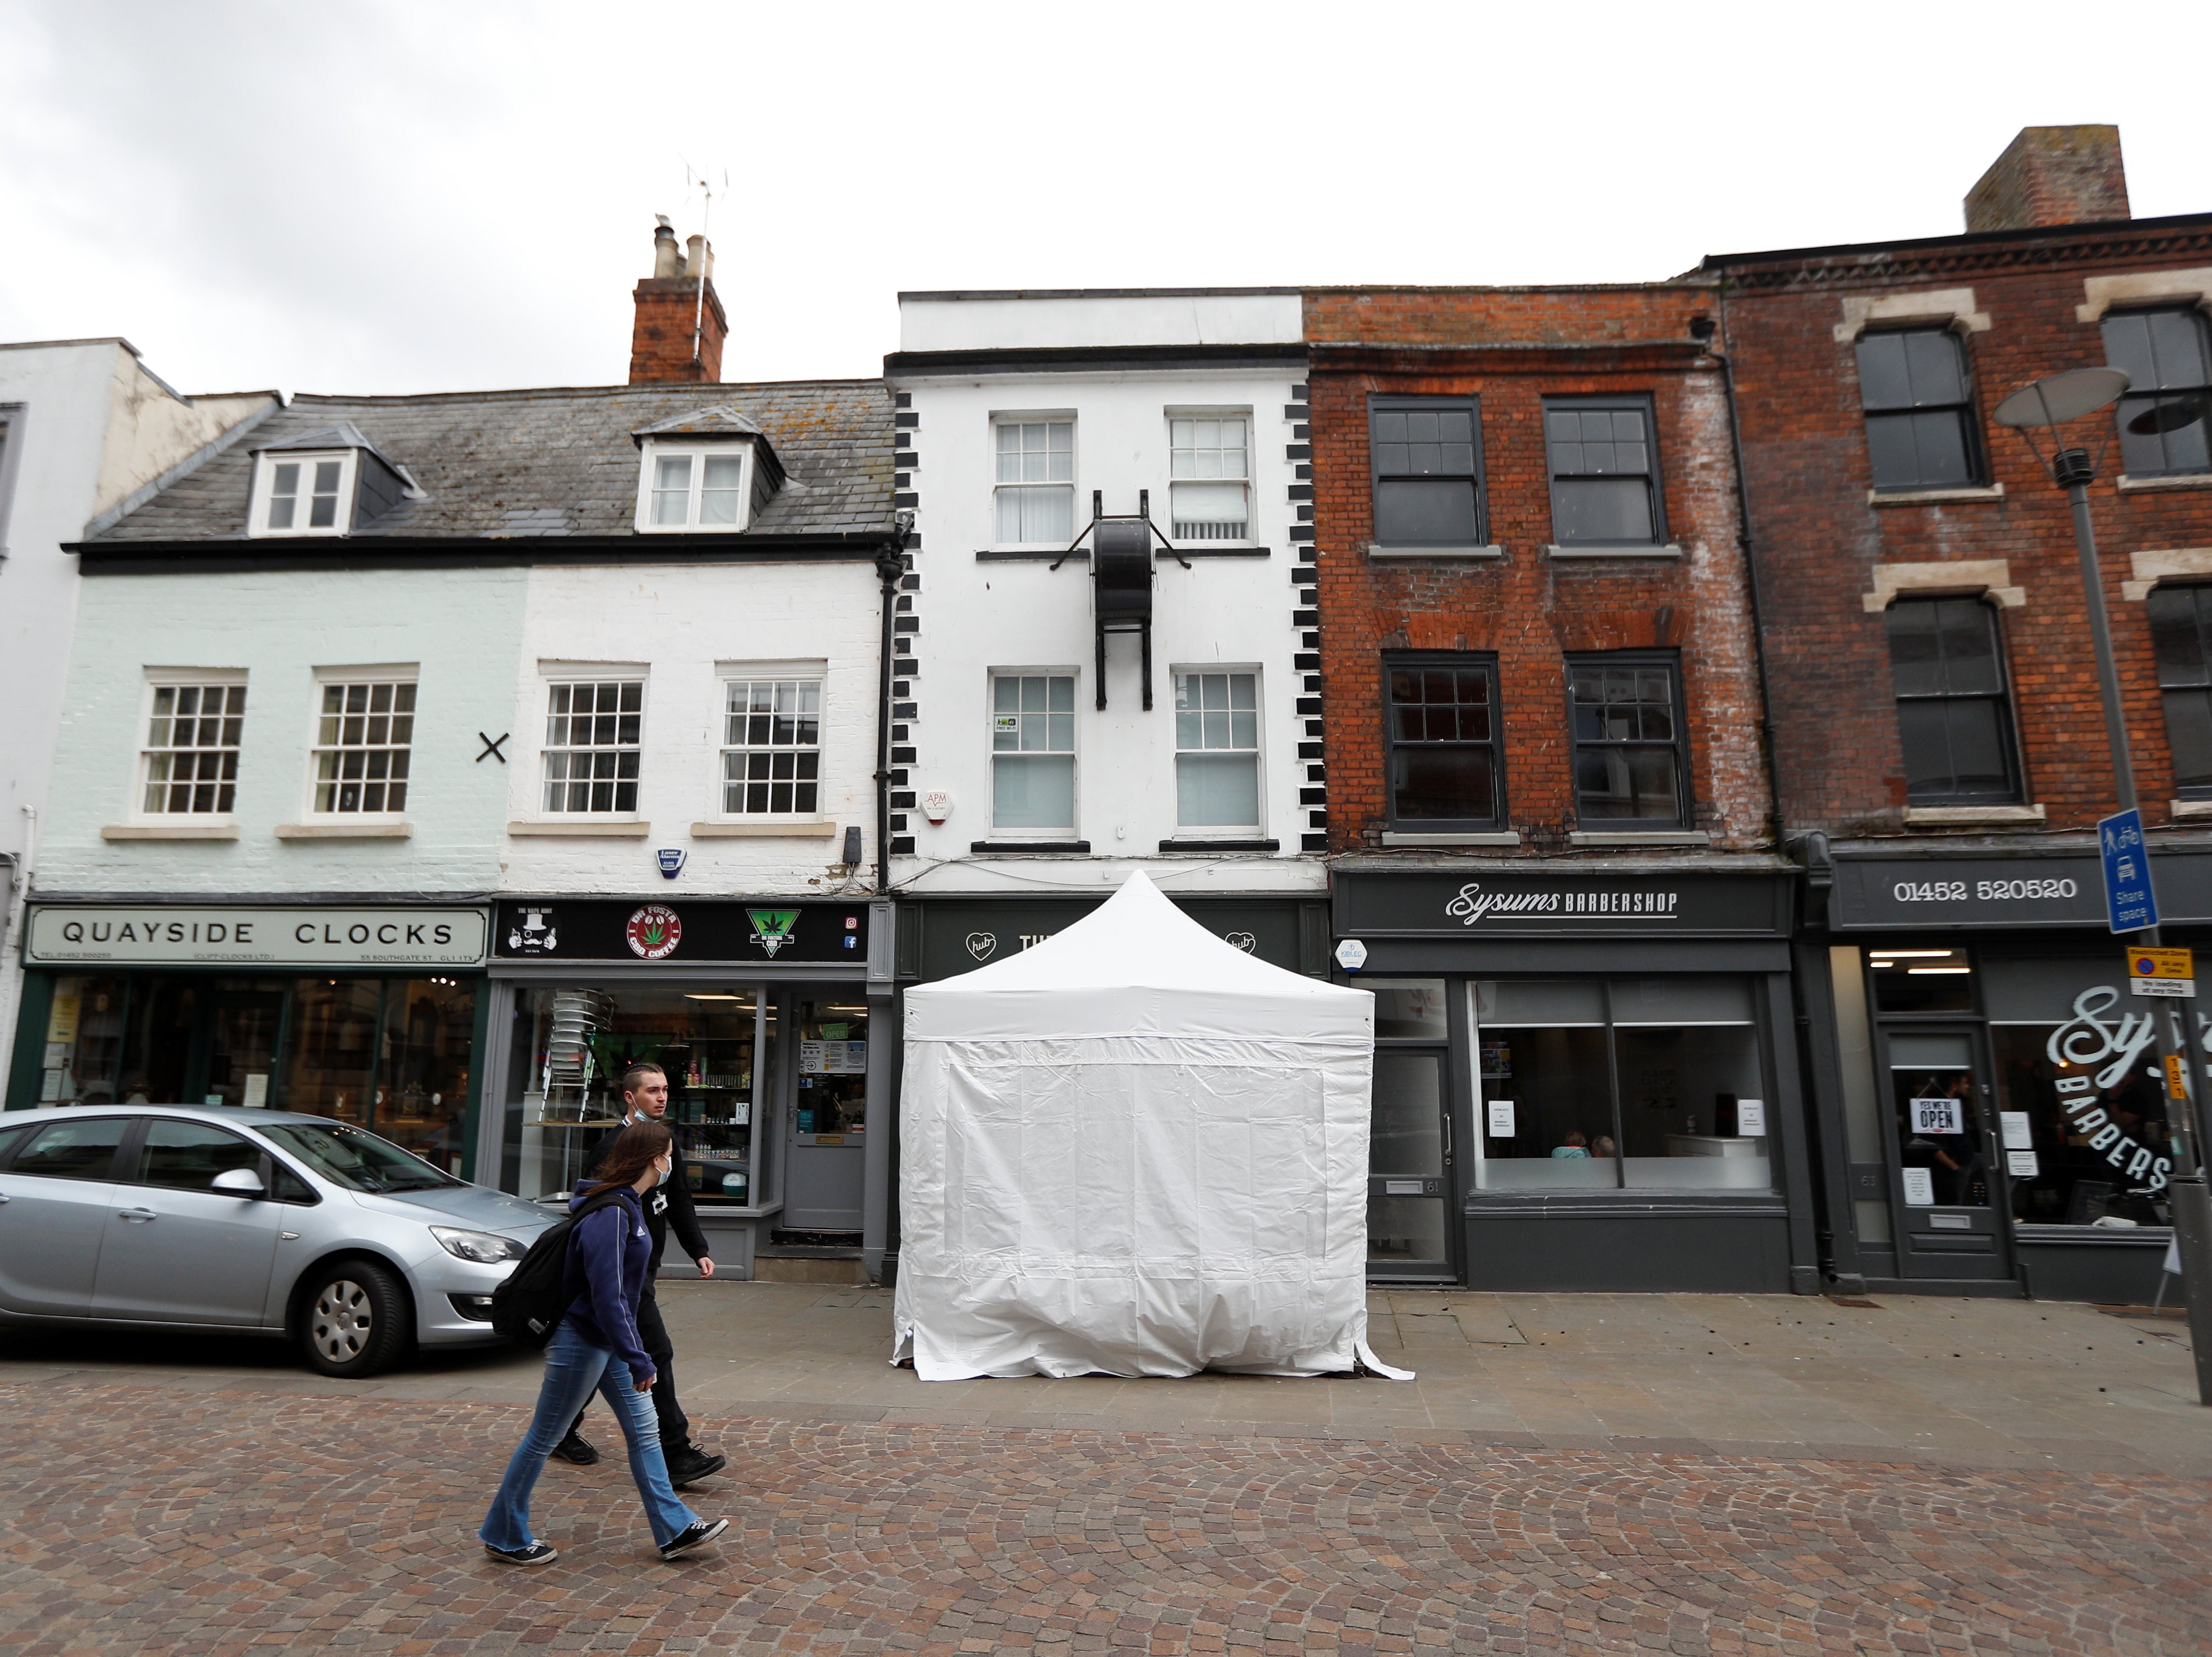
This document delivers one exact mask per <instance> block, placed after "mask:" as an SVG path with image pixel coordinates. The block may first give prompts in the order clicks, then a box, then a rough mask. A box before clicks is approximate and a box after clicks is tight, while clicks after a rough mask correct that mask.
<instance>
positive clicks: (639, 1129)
mask: <svg viewBox="0 0 2212 1657" xmlns="http://www.w3.org/2000/svg"><path fill="white" fill-rule="evenodd" d="M675 1143H676V1136H675V1135H674V1134H672V1133H671V1132H669V1131H668V1125H667V1124H666V1123H665V1122H632V1123H631V1124H630V1125H629V1126H628V1127H626V1128H624V1129H623V1131H622V1132H620V1133H617V1134H616V1135H615V1138H614V1143H613V1144H611V1145H609V1146H608V1147H607V1156H606V1160H605V1162H601V1163H600V1164H599V1178H598V1179H596V1180H593V1181H592V1182H591V1183H590V1184H589V1185H586V1186H583V1187H579V1189H580V1190H581V1191H582V1192H583V1193H584V1195H586V1196H587V1197H596V1196H598V1195H599V1193H601V1192H602V1191H612V1190H614V1189H615V1188H616V1187H617V1186H626V1185H635V1184H636V1183H637V1176H638V1175H639V1174H642V1173H644V1172H645V1170H646V1169H647V1168H649V1167H651V1166H652V1165H653V1163H654V1162H659V1160H660V1158H661V1157H662V1156H664V1155H665V1154H666V1153H667V1152H668V1150H670V1148H671V1146H673V1145H674V1144H675Z"/></svg>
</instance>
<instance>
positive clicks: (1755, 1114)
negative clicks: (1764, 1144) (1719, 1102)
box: [1735, 1099, 1766, 1139]
mask: <svg viewBox="0 0 2212 1657" xmlns="http://www.w3.org/2000/svg"><path fill="white" fill-rule="evenodd" d="M1735 1132H1736V1138H1739V1139H1764V1138H1765V1137H1766V1101H1765V1100H1764V1099H1739V1100H1737V1101H1736V1102H1735Z"/></svg>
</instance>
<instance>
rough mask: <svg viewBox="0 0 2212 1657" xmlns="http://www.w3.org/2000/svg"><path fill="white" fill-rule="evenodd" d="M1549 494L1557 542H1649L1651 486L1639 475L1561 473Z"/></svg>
mask: <svg viewBox="0 0 2212 1657" xmlns="http://www.w3.org/2000/svg"><path fill="white" fill-rule="evenodd" d="M1552 498H1553V507H1554V511H1555V512H1556V513H1557V522H1556V523H1555V524H1554V525H1553V533H1554V534H1556V535H1557V536H1558V537H1559V544H1560V545H1561V546H1569V547H1571V546H1588V545H1600V544H1626V545H1638V546H1648V545H1650V543H1651V538H1652V535H1651V528H1652V526H1651V490H1650V485H1649V484H1648V483H1646V482H1645V481H1644V479H1643V478H1641V477H1575V478H1566V477H1563V478H1559V479H1558V480H1556V481H1555V482H1554V483H1553V485H1552Z"/></svg>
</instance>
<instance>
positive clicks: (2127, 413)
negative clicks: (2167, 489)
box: [2097, 305, 2212, 477]
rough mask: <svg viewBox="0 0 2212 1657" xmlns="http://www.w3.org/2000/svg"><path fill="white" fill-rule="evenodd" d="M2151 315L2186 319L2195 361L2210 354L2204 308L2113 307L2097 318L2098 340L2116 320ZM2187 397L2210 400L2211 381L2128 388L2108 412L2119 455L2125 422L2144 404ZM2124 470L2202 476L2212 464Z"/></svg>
mask: <svg viewBox="0 0 2212 1657" xmlns="http://www.w3.org/2000/svg"><path fill="white" fill-rule="evenodd" d="M2152 316H2183V317H2186V318H2187V319H2189V320H2190V321H2191V322H2193V323H2195V324H2196V325H2197V341H2198V348H2199V351H2200V355H2199V359H2198V360H2199V361H2200V363H2202V362H2203V358H2204V356H2205V355H2212V317H2207V316H2206V315H2205V313H2204V307H2203V306H2201V305H2130V306H2124V307H2117V306H2116V307H2113V309H2112V310H2111V311H2108V312H2106V313H2105V315H2104V316H2103V317H2102V318H2101V319H2099V322H2098V328H2097V331H2098V336H2099V338H2100V340H2101V339H2102V337H2103V335H2104V329H2105V325H2106V324H2107V323H2110V322H2113V321H2117V320H2118V319H2120V318H2122V317H2152ZM2111 360H2112V353H2111V351H2110V350H2109V349H2107V350H2106V361H2111ZM2198 372H2199V373H2205V372H2206V369H2205V368H2203V367H2200V368H2199V370H2198ZM2191 394H2194V395H2195V396H2197V397H2198V398H2212V382H2208V383H2205V384H2200V385H2195V386H2183V385H2175V386H2171V387H2160V388H2156V389H2154V390H2153V391H2136V390H2135V389H2133V388H2132V387H2130V390H2129V391H2128V393H2127V394H2126V395H2125V396H2124V397H2122V398H2120V401H2119V405H2118V407H2117V408H2116V409H2115V410H2113V411H2112V412H2113V420H2114V422H2115V424H2116V425H2117V426H2118V428H2119V433H2118V434H2119V435H2120V440H2121V445H2122V451H2121V452H2122V453H2123V455H2124V454H2125V452H2126V437H2125V430H2126V427H2127V423H2128V422H2129V420H2130V419H2131V418H2133V417H2136V416H2140V415H2142V413H2144V412H2145V409H2144V404H2147V403H2149V402H2151V401H2153V400H2158V401H2165V400H2166V399H2169V398H2176V397H2185V396H2189V395H2191ZM2127 470H2128V475H2129V476H2131V477H2202V476H2204V475H2205V474H2206V473H2207V472H2212V464H2206V465H2203V466H2160V467H2158V468H2155V469H2146V470H2142V471H2137V470H2135V469H2134V468H2133V467H2129V468H2128V469H2127Z"/></svg>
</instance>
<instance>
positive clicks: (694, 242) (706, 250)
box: [684, 236, 714, 282]
mask: <svg viewBox="0 0 2212 1657" xmlns="http://www.w3.org/2000/svg"><path fill="white" fill-rule="evenodd" d="M684 246H686V247H687V248H688V249H689V250H690V252H688V253H687V255H686V256H685V258H684V275H685V276H690V278H691V279H692V280H693V281H695V282H696V281H697V280H698V279H699V278H700V277H701V276H709V277H711V276H713V275H714V248H713V247H712V246H709V245H708V240H707V239H706V238H705V237H704V236H694V237H692V238H691V240H690V241H689V242H687V243H685V244H684Z"/></svg>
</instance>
